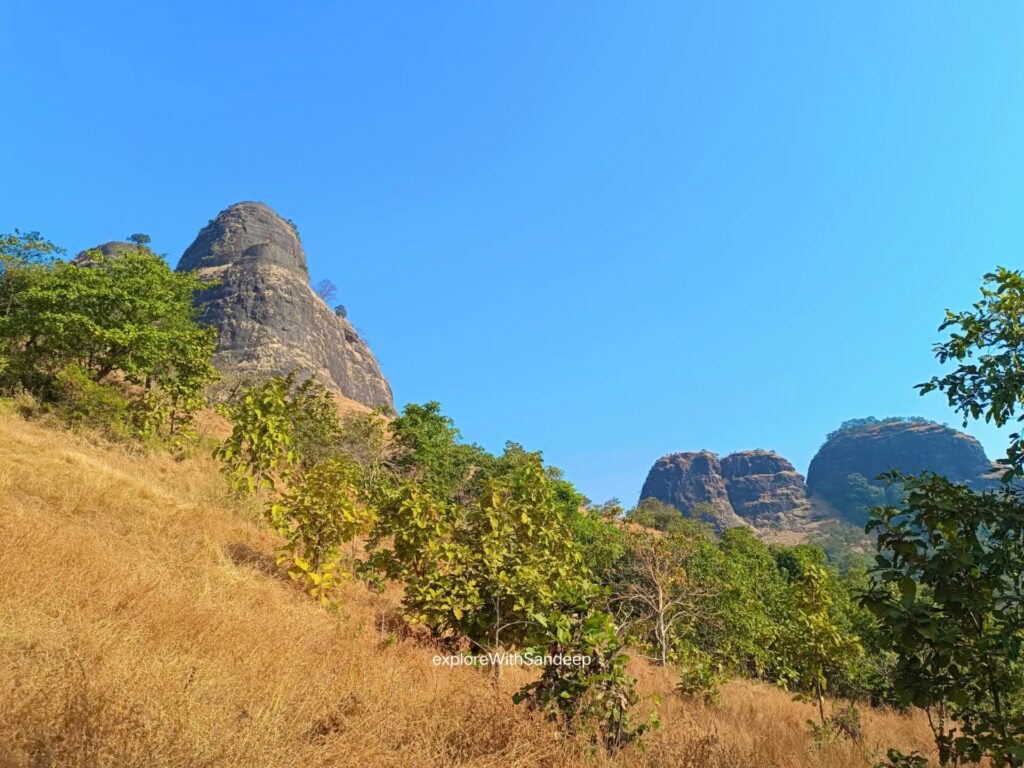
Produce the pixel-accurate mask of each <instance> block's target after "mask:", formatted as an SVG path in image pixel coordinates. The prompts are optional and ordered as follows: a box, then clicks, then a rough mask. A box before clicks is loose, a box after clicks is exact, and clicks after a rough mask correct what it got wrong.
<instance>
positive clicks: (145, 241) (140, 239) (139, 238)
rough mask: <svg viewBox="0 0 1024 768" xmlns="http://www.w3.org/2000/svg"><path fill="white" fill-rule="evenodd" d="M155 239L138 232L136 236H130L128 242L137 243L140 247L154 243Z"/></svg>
mask: <svg viewBox="0 0 1024 768" xmlns="http://www.w3.org/2000/svg"><path fill="white" fill-rule="evenodd" d="M152 240H153V238H151V237H150V236H149V235H147V234H144V233H142V232H136V233H135V234H134V235H128V242H130V243H135V244H136V245H140V246H147V245H149V244H150V243H151V242H152Z"/></svg>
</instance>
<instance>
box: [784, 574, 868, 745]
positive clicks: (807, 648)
mask: <svg viewBox="0 0 1024 768" xmlns="http://www.w3.org/2000/svg"><path fill="white" fill-rule="evenodd" d="M828 580H829V574H828V572H827V571H826V570H825V568H823V567H822V566H821V565H819V564H817V563H813V562H806V561H805V562H804V563H803V564H802V569H801V573H800V574H799V575H797V576H795V578H794V579H793V580H792V582H791V584H790V592H791V596H790V597H791V599H790V601H789V607H790V611H791V613H790V615H789V620H788V621H787V622H786V623H785V624H784V625H783V627H782V631H781V632H780V633H779V636H778V638H777V640H776V643H775V647H776V649H777V650H778V651H779V653H780V655H781V657H782V659H783V660H784V662H783V663H784V666H783V669H782V673H781V676H780V682H782V683H783V684H785V685H786V686H787V687H793V688H795V689H796V691H797V692H798V695H800V696H801V697H803V695H805V694H813V696H814V697H815V699H816V700H817V702H818V711H819V714H820V716H821V724H822V725H823V726H824V725H826V718H825V709H824V694H825V690H826V688H827V687H828V669H829V667H830V666H833V665H841V664H844V663H848V662H849V661H851V660H852V659H854V658H856V657H858V656H860V655H861V654H862V653H863V649H862V648H861V645H860V643H859V642H858V641H857V639H856V638H853V637H850V636H848V635H846V634H845V633H844V632H843V631H842V628H841V627H840V626H839V625H838V623H837V622H836V620H835V617H834V615H833V613H832V611H831V610H830V608H831V606H832V597H831V595H830V594H829V589H828Z"/></svg>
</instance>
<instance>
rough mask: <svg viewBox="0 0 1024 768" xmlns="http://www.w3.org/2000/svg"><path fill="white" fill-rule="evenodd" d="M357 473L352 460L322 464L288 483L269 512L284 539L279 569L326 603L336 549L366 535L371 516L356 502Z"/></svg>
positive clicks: (336, 572)
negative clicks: (286, 570)
mask: <svg viewBox="0 0 1024 768" xmlns="http://www.w3.org/2000/svg"><path fill="white" fill-rule="evenodd" d="M359 476H360V472H359V467H358V465H357V464H356V463H355V462H354V461H352V460H351V459H349V458H347V457H344V456H339V457H336V458H331V459H326V460H324V461H321V462H320V463H318V464H315V465H313V466H312V467H310V468H309V469H307V470H306V471H304V472H302V474H301V476H300V477H299V478H298V480H295V481H293V482H291V483H289V484H288V486H287V487H286V488H285V489H284V490H283V492H282V493H281V497H280V499H279V500H278V501H276V502H275V503H274V504H273V505H272V506H271V508H270V518H271V521H272V522H273V524H274V527H275V528H276V529H277V530H278V532H279V533H280V534H281V535H282V537H283V538H284V545H283V547H282V550H283V553H282V555H281V556H280V558H279V559H278V564H282V563H287V564H288V574H289V575H290V576H291V577H292V578H293V579H295V580H297V581H301V582H303V585H304V587H305V589H306V591H307V592H309V594H310V595H312V596H313V597H315V598H317V599H319V600H320V601H321V602H323V603H326V602H328V598H329V595H330V593H331V591H332V590H333V589H334V588H335V587H336V586H337V585H338V583H339V579H340V578H341V576H343V575H345V574H344V573H343V572H342V569H341V562H340V561H341V548H342V546H343V545H344V544H347V543H349V542H351V541H353V540H354V539H355V537H356V536H358V535H359V534H362V533H365V532H366V531H367V530H368V528H369V526H370V523H371V522H372V512H371V511H370V510H369V509H367V507H366V506H365V505H364V504H363V503H362V501H361V500H360V483H359V479H360V477H359Z"/></svg>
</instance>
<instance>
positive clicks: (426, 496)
mask: <svg viewBox="0 0 1024 768" xmlns="http://www.w3.org/2000/svg"><path fill="white" fill-rule="evenodd" d="M371 543H372V545H373V546H375V547H376V551H375V552H374V555H373V560H374V562H375V563H376V564H377V565H378V566H379V567H381V568H382V569H383V570H384V571H385V573H386V574H387V575H388V576H390V577H391V578H397V579H401V580H402V581H404V583H405V596H404V604H405V606H406V611H407V614H408V615H409V617H410V618H411V619H413V620H414V621H416V622H419V623H422V624H424V625H425V626H427V627H429V628H430V629H431V631H432V632H433V633H434V634H435V636H437V637H439V638H447V639H458V638H466V639H468V640H469V641H470V642H471V643H472V644H473V645H474V646H475V647H477V648H480V649H483V650H485V651H488V652H495V651H499V650H501V649H512V648H523V647H525V646H528V645H531V644H532V643H533V641H534V640H536V639H537V638H538V637H539V636H542V634H543V630H544V627H543V625H542V624H541V623H539V620H538V617H539V616H543V615H545V614H546V613H548V612H549V611H550V610H552V608H553V607H554V606H557V605H558V604H559V603H560V602H562V601H564V600H572V599H575V595H576V593H577V591H578V590H579V589H580V588H582V585H588V584H590V579H589V577H590V574H589V572H588V570H587V568H586V567H585V566H584V564H583V562H582V558H581V556H580V552H579V550H578V548H577V547H576V545H575V542H574V541H573V539H572V535H571V531H570V528H569V524H568V520H567V518H566V514H565V510H564V508H563V507H562V506H561V505H560V504H559V503H558V499H557V496H556V486H555V482H554V481H553V480H552V479H551V477H550V476H549V475H548V474H547V472H545V470H544V468H543V466H542V463H541V459H540V456H539V455H538V454H525V455H523V456H517V457H516V460H515V461H512V462H510V463H509V465H508V467H507V468H506V470H505V472H503V473H502V475H501V476H496V477H491V478H489V479H487V480H485V481H484V483H483V487H482V489H481V491H480V494H479V496H478V498H477V499H476V500H474V501H473V502H472V503H470V504H468V505H465V506H464V505H461V504H458V503H456V502H453V501H448V500H445V499H441V498H439V497H438V495H437V488H436V487H432V486H429V485H426V486H423V485H419V484H416V483H410V482H406V483H404V484H403V485H402V486H401V487H400V488H399V490H398V491H397V492H396V493H394V494H393V495H392V496H391V498H390V499H388V500H387V501H386V502H385V504H384V506H382V507H381V508H380V510H379V513H378V524H377V526H376V527H375V529H374V532H373V535H372V537H371Z"/></svg>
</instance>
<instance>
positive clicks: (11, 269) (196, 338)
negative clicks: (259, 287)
mask: <svg viewBox="0 0 1024 768" xmlns="http://www.w3.org/2000/svg"><path fill="white" fill-rule="evenodd" d="M5 242H6V245H5V246H4V248H5V256H4V271H3V278H2V280H0V283H2V284H3V286H2V288H0V292H3V293H4V294H5V298H6V300H7V302H6V305H5V306H6V309H5V311H4V312H3V313H2V314H0V342H2V343H3V345H4V350H5V351H4V355H5V357H6V358H7V370H6V371H5V375H4V379H5V381H6V383H7V385H8V386H11V385H15V384H17V385H20V386H23V387H25V388H26V389H28V390H29V391H31V392H33V393H34V394H36V395H37V396H38V397H41V398H42V399H44V400H46V399H49V398H52V397H53V394H54V384H55V381H56V378H57V376H58V374H59V373H60V371H62V370H63V369H65V368H67V367H68V366H76V367H78V368H79V369H81V370H82V371H85V372H86V375H87V376H88V377H89V378H90V379H91V380H92V381H93V382H94V383H96V384H108V383H122V382H127V383H129V384H132V385H135V386H136V387H138V388H139V389H137V390H134V393H135V394H133V395H132V397H133V400H134V404H135V406H136V411H140V412H141V415H142V418H140V419H139V422H140V423H141V424H147V423H148V424H149V425H151V428H152V429H160V428H163V427H165V426H166V427H167V428H168V429H169V431H170V433H172V434H174V433H176V432H177V431H178V430H179V428H180V427H182V425H184V424H187V423H188V421H189V420H190V418H191V415H192V414H193V413H194V412H195V410H196V409H197V408H198V407H199V406H200V405H201V404H202V394H203V391H204V390H205V388H206V387H207V385H209V384H210V383H212V382H213V381H214V380H215V379H216V378H217V371H216V369H215V368H214V367H213V365H212V363H211V362H210V360H211V356H212V354H213V349H214V345H215V342H216V331H215V330H214V329H212V328H202V327H200V326H199V325H198V324H197V323H196V322H195V309H194V307H193V304H192V296H193V294H194V293H195V291H197V290H199V289H200V288H201V287H202V284H201V283H200V282H199V280H198V279H197V278H196V277H195V276H194V275H191V274H182V273H175V272H173V271H172V270H171V269H170V267H168V266H167V264H166V263H165V262H164V261H163V260H162V259H160V258H159V257H158V256H156V255H155V254H153V253H152V252H151V251H149V250H148V249H143V248H139V249H136V250H133V251H130V252H129V251H125V252H123V253H121V254H118V255H117V256H111V257H108V256H104V255H103V254H102V253H100V252H99V251H94V252H90V260H89V263H88V264H89V265H88V266H76V265H74V264H68V263H65V262H59V261H58V262H53V261H51V260H50V257H51V255H52V254H53V253H54V249H53V248H52V246H50V245H49V244H47V243H45V242H43V241H39V240H38V239H37V238H36V236H34V235H33V236H29V237H27V238H26V237H24V236H23V237H21V238H20V239H18V238H15V240H14V241H12V240H11V239H10V238H8V239H7V240H6V241H5ZM154 414H156V415H157V416H159V418H154ZM144 431H145V430H144Z"/></svg>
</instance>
